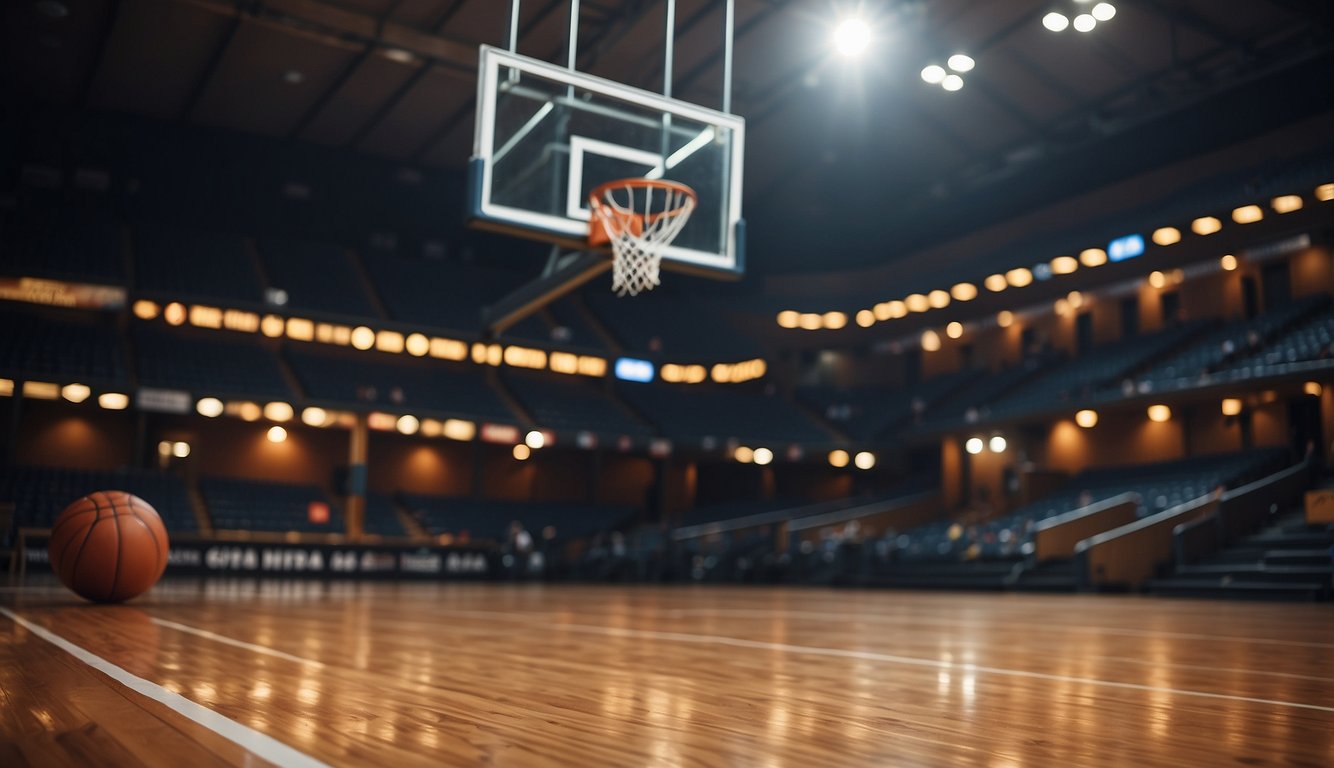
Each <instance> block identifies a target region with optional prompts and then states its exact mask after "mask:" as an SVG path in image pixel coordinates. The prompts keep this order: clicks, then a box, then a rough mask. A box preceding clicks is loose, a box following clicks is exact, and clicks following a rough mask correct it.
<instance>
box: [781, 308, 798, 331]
mask: <svg viewBox="0 0 1334 768" xmlns="http://www.w3.org/2000/svg"><path fill="white" fill-rule="evenodd" d="M799 322H801V313H800V312H796V311H794V310H791V309H785V310H783V311H782V312H779V313H778V326H779V327H780V328H796V327H797V324H798V323H799Z"/></svg>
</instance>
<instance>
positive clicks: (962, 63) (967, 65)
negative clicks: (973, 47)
mask: <svg viewBox="0 0 1334 768" xmlns="http://www.w3.org/2000/svg"><path fill="white" fill-rule="evenodd" d="M945 63H946V64H948V65H949V66H950V69H952V70H954V71H955V72H972V71H973V67H975V66H977V62H976V61H973V57H972V56H969V55H968V54H966V53H956V54H954V55H953V56H951V57H950V58H949V60H948V61H946V62H945Z"/></svg>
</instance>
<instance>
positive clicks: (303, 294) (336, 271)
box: [259, 240, 379, 318]
mask: <svg viewBox="0 0 1334 768" xmlns="http://www.w3.org/2000/svg"><path fill="white" fill-rule="evenodd" d="M259 252H260V255H261V256H263V258H264V268H265V271H266V273H267V276H268V282H269V286H270V287H271V288H277V289H282V290H284V291H286V292H287V307H288V308H289V309H293V310H307V311H315V312H324V313H328V314H333V315H348V316H354V317H363V318H373V317H378V316H379V313H378V312H376V310H375V306H374V304H372V303H371V299H370V296H369V295H367V293H366V292H367V290H368V288H367V286H366V284H365V281H364V280H363V279H362V277H361V275H360V274H359V273H358V271H357V270H356V269H355V268H354V266H353V264H352V257H351V256H350V255H349V254H348V252H347V250H346V249H344V248H341V247H339V246H337V245H334V244H332V243H316V242H310V241H304V240H264V241H262V242H260V244H259Z"/></svg>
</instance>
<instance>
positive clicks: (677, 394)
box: [616, 384, 833, 444]
mask: <svg viewBox="0 0 1334 768" xmlns="http://www.w3.org/2000/svg"><path fill="white" fill-rule="evenodd" d="M616 391H617V393H619V394H620V396H621V397H622V398H623V399H624V400H625V401H626V402H627V403H629V404H630V405H631V406H632V407H633V408H634V409H635V410H636V411H637V412H638V413H639V414H640V415H642V416H644V417H645V418H647V419H648V420H649V421H651V422H653V423H654V424H656V425H657V426H658V429H659V430H660V432H661V433H662V434H663V435H665V436H667V437H669V438H672V439H673V440H687V441H694V440H699V439H701V438H703V437H717V438H729V437H735V438H738V439H740V440H753V441H761V442H770V443H774V444H785V443H815V444H820V443H828V442H832V441H833V436H832V435H830V434H829V433H828V432H827V431H826V430H825V429H824V428H822V427H820V426H819V425H818V424H816V423H815V421H813V420H812V419H811V418H810V417H809V416H807V415H806V414H805V413H803V412H802V411H801V410H800V409H798V408H797V407H796V406H794V405H792V404H791V403H789V402H787V401H786V400H784V399H783V398H782V397H780V396H778V395H771V394H765V393H763V392H757V391H753V390H749V389H736V388H733V389H709V388H686V387H669V386H658V385H653V384H639V385H636V384H627V385H624V386H619V387H617V389H616Z"/></svg>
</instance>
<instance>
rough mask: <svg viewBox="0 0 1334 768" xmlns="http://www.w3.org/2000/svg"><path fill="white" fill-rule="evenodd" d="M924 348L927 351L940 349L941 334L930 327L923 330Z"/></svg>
mask: <svg viewBox="0 0 1334 768" xmlns="http://www.w3.org/2000/svg"><path fill="white" fill-rule="evenodd" d="M922 350H923V351H926V352H938V351H940V334H938V333H936V332H935V331H933V330H931V329H929V328H928V329H927V330H925V331H922Z"/></svg>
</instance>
